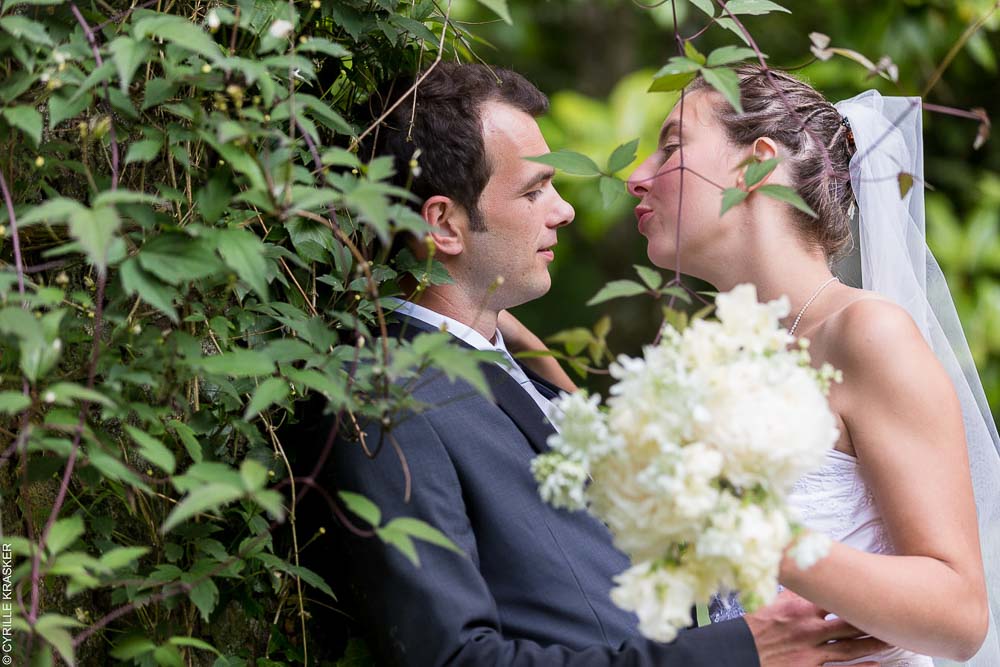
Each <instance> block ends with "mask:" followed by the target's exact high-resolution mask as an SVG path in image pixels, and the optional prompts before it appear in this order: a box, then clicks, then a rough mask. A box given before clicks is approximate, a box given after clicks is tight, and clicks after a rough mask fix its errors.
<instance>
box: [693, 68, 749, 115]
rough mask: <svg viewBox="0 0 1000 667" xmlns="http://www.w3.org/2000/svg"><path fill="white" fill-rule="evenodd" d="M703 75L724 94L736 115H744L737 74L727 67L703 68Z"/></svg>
mask: <svg viewBox="0 0 1000 667" xmlns="http://www.w3.org/2000/svg"><path fill="white" fill-rule="evenodd" d="M701 75H702V77H704V79H705V81H707V82H708V83H709V84H710V85H711V86H712V87H713V88H715V89H716V90H717V91H719V92H720V93H722V96H723V97H725V98H726V101H727V102H729V104H730V105H732V107H733V109H735V110H736V113H743V104H742V103H741V102H740V78H739V76H737V75H736V72H734V71H733V70H731V69H728V68H725V67H720V68H718V69H708V68H704V67H703V68H702V69H701Z"/></svg>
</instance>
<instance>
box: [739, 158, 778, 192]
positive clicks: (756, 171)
mask: <svg viewBox="0 0 1000 667" xmlns="http://www.w3.org/2000/svg"><path fill="white" fill-rule="evenodd" d="M779 162H781V158H776V157H775V158H770V159H768V160H762V161H759V162H758V161H756V160H754V161H753V162H751V163H750V164H748V165H747V169H746V172H745V173H744V174H743V184H744V186H745V187H747V188H752V187H753V186H755V185H757V184H758V183H760V182H761V181H762V180H764V178H765V177H766V176H767V175H768V174H770V173H771V172H772V171H774V168H775V167H777V166H778V163H779Z"/></svg>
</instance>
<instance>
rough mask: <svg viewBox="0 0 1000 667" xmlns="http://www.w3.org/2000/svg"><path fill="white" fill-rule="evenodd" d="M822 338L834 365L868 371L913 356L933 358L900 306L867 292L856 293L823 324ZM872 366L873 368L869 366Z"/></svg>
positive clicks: (921, 336)
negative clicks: (860, 368) (826, 344)
mask: <svg viewBox="0 0 1000 667" xmlns="http://www.w3.org/2000/svg"><path fill="white" fill-rule="evenodd" d="M822 329H823V331H822V335H823V337H824V338H825V339H827V341H829V342H830V343H832V344H831V345H829V347H828V349H829V350H830V352H831V356H832V357H833V358H832V359H831V361H832V362H834V363H835V365H838V364H840V365H849V366H852V367H853V366H857V365H863V366H866V367H868V368H869V369H870V370H876V369H877V368H884V366H885V365H892V364H893V363H894V362H898V361H907V360H908V361H910V362H912V361H916V359H914V357H913V355H914V354H916V355H917V356H918V358H923V357H924V355H925V354H930V355H931V356H933V352H931V350H930V348H929V347H928V346H927V344H926V342H925V341H924V338H923V335H922V334H921V333H920V329H919V328H918V327H917V324H916V322H914V321H913V318H912V317H911V316H910V314H909V313H908V312H907V311H906V309H905V308H903V307H902V306H900V305H898V304H896V303H894V302H892V301H890V300H889V299H886V298H884V297H882V296H879V295H877V294H872V293H871V292H865V291H864V290H856V294H852V295H850V296H849V298H848V299H846V302H845V304H844V305H843V306H842V307H840V308H839V309H838V310H837V311H836V312H834V313H833V314H832V315H830V316H829V317H828V318H827V319H826V321H824V322H823V326H822ZM873 365H874V366H873Z"/></svg>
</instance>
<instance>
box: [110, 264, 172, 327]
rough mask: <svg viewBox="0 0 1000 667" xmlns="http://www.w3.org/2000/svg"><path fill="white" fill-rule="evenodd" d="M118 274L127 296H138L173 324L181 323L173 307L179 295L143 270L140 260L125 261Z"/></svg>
mask: <svg viewBox="0 0 1000 667" xmlns="http://www.w3.org/2000/svg"><path fill="white" fill-rule="evenodd" d="M118 272H119V275H120V276H121V280H122V287H124V288H125V292H126V293H127V294H129V295H132V294H138V295H139V297H140V298H142V300H143V301H145V302H146V303H148V304H149V305H151V306H153V307H154V308H156V309H157V310H159V311H160V312H161V313H163V314H164V315H166V316H167V317H169V318H170V320H171V321H172V322H174V323H175V324H176V323H177V322H179V320H178V318H177V312H176V311H175V310H174V305H173V299H174V297H175V296H176V295H177V293H176V292H174V290H172V289H171V288H169V287H167V286H166V285H164V284H163V283H161V282H160V281H159V280H157V279H156V278H154V277H153V276H152V275H150V274H149V273H146V272H145V271H144V270H143V269H141V268H140V267H139V261H138V259H136V258H135V257H130V258H129V259H127V260H125V262H123V263H122V265H121V267H119V271H118Z"/></svg>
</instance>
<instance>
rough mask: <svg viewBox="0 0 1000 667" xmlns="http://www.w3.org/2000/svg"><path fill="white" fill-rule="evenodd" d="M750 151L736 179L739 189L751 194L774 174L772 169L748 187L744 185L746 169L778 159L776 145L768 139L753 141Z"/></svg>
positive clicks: (762, 138) (761, 138)
mask: <svg viewBox="0 0 1000 667" xmlns="http://www.w3.org/2000/svg"><path fill="white" fill-rule="evenodd" d="M750 150H751V152H750V156H749V157H748V158H747V161H746V163H745V164H744V166H743V168H742V169H741V170H740V175H739V177H738V178H737V185H738V186H739V187H740V188H744V189H745V190H746V191H747V192H753V191H754V190H756V189H757V188H759V187H760V186H762V185H764V184H765V183H767V182H768V181H769V180H770V179H771V174H773V173H774V169H772V170H771V171H769V172H768V173H766V174H765V175H764V176H763V178H761V179H760V180H759V181H757V182H756V183H752V184H751V185H750V186H749V187H747V186H746V185H745V184H746V172H747V168H749V166H750V165H751V164H754V163H760V162H766V161H767V160H771V159H774V158H776V157H778V144H777V143H775V141H774V140H773V139H771V138H770V137H760V138H758V139H756V140H754V142H753V144H752V145H751V147H750ZM751 158H752V159H751Z"/></svg>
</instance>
